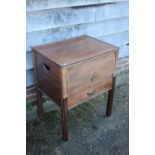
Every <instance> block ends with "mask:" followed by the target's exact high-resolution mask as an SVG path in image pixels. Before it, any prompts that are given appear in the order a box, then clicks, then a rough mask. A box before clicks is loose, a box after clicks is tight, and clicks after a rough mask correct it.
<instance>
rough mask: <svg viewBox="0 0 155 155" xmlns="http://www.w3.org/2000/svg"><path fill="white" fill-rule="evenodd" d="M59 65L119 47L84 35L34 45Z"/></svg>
mask: <svg viewBox="0 0 155 155" xmlns="http://www.w3.org/2000/svg"><path fill="white" fill-rule="evenodd" d="M32 49H33V50H36V51H37V52H39V53H40V54H42V55H44V56H46V57H47V58H48V59H49V60H51V61H52V62H54V63H56V64H57V65H59V66H67V65H71V64H73V63H77V62H79V61H82V60H86V59H89V58H92V57H96V56H98V55H101V54H104V53H107V52H110V51H113V50H116V49H118V47H116V46H113V45H110V44H107V43H104V42H101V41H99V40H97V39H95V38H93V37H90V36H87V35H82V36H79V37H76V38H72V39H68V40H65V41H61V42H56V43H50V44H46V45H40V46H36V47H32Z"/></svg>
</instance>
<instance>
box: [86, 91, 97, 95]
mask: <svg viewBox="0 0 155 155" xmlns="http://www.w3.org/2000/svg"><path fill="white" fill-rule="evenodd" d="M95 92H96V91H95V90H92V91H90V92H87V95H88V96H92V95H93V94H95Z"/></svg>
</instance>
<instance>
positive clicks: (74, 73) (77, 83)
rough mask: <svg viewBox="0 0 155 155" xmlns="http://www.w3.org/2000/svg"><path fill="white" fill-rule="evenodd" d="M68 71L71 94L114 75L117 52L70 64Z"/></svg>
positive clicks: (69, 93) (69, 92) (69, 94)
mask: <svg viewBox="0 0 155 155" xmlns="http://www.w3.org/2000/svg"><path fill="white" fill-rule="evenodd" d="M67 71H68V74H67V83H68V96H71V95H73V94H76V93H78V92H80V91H81V90H82V89H83V88H86V87H88V86H91V85H94V84H96V83H99V82H102V81H103V79H104V78H105V77H109V76H112V74H113V73H114V71H115V53H114V52H110V53H107V54H104V55H102V56H99V57H96V58H92V59H89V60H87V61H84V62H81V63H78V64H75V65H72V66H69V67H68V68H67Z"/></svg>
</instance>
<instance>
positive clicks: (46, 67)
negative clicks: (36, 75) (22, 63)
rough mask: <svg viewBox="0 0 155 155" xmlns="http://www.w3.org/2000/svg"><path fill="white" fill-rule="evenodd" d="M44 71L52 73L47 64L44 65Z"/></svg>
mask: <svg viewBox="0 0 155 155" xmlns="http://www.w3.org/2000/svg"><path fill="white" fill-rule="evenodd" d="M43 69H44V70H45V71H47V72H49V71H50V67H49V66H48V65H46V64H45V63H44V64H43Z"/></svg>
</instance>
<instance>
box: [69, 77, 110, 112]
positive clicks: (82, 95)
mask: <svg viewBox="0 0 155 155" xmlns="http://www.w3.org/2000/svg"><path fill="white" fill-rule="evenodd" d="M111 88H112V76H111V77H107V78H105V79H103V81H102V82H100V83H97V84H95V85H92V86H89V87H88V88H85V89H84V90H82V91H80V92H79V93H77V94H75V95H73V96H70V97H68V99H67V103H68V108H69V109H71V108H73V107H75V106H76V105H78V104H79V103H82V102H84V101H86V100H89V99H90V98H92V97H94V96H97V95H99V94H101V93H103V92H105V91H107V90H109V89H111ZM92 92H94V93H92ZM89 93H90V94H91V93H92V95H88V94H89Z"/></svg>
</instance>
